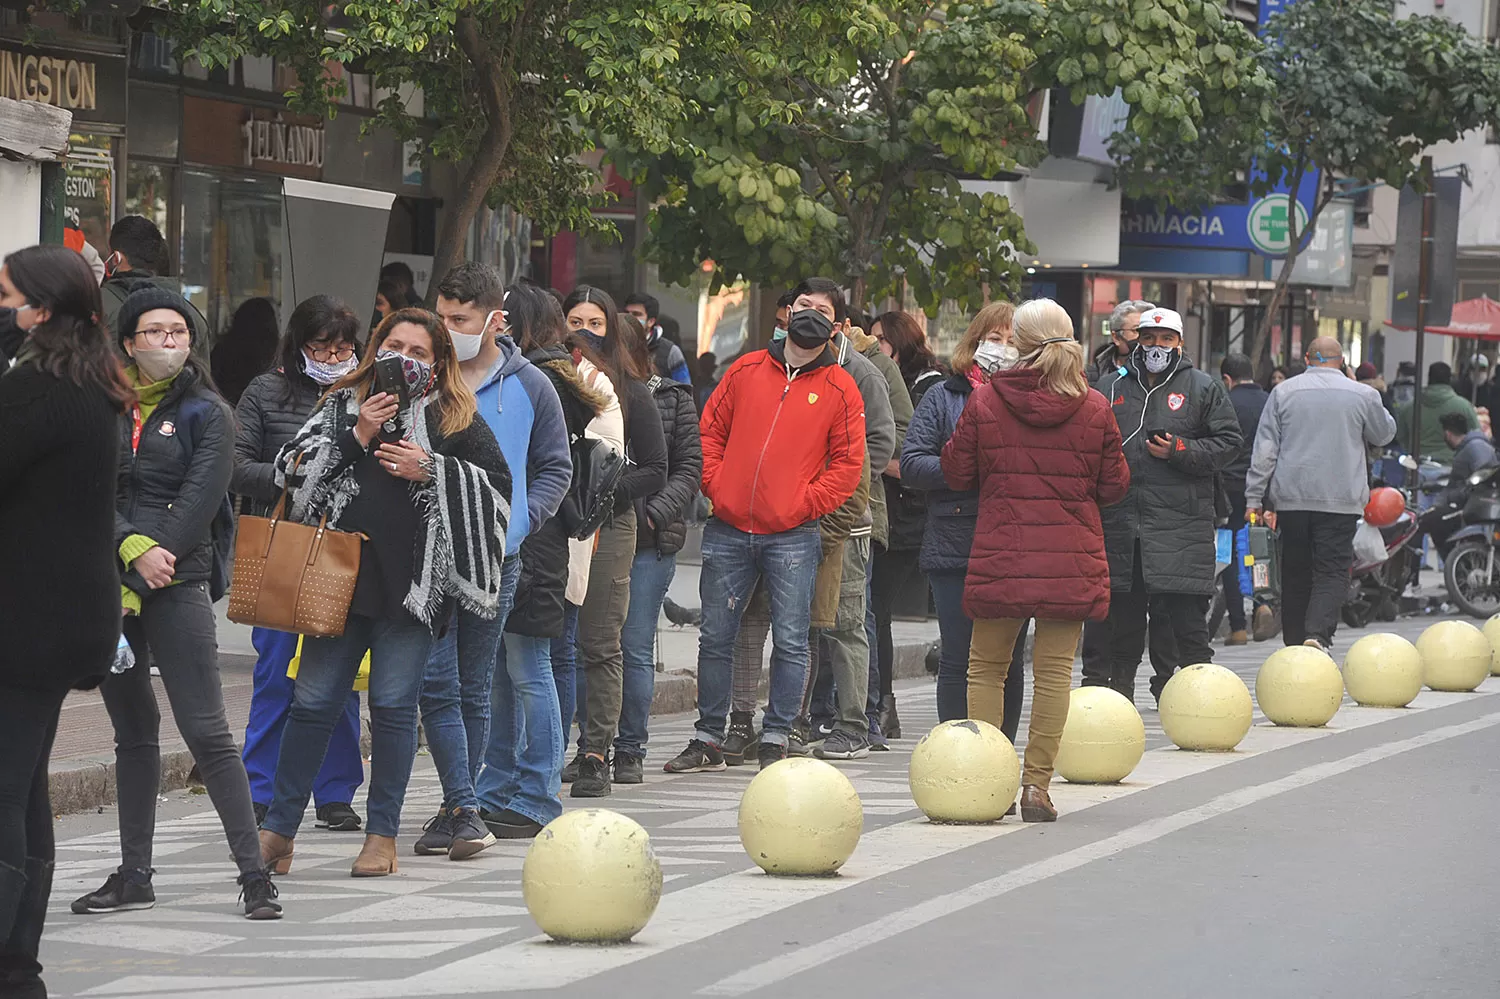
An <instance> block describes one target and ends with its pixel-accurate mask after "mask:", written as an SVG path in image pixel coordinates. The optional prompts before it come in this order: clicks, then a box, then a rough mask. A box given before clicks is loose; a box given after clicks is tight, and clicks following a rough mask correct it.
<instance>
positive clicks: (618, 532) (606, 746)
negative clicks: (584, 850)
mask: <svg viewBox="0 0 1500 999" xmlns="http://www.w3.org/2000/svg"><path fill="white" fill-rule="evenodd" d="M563 314H564V315H565V316H566V317H567V322H568V333H569V337H568V339H569V342H570V343H571V345H572V346H573V347H574V348H575V349H576V350H577V351H579V353H580V354H581V355H582V358H584V359H587V360H588V361H589V362H591V363H592V364H593V366H595V367H597V368H599V369H601V370H602V371H603V372H604V374H605V375H606V376H607V377H608V379H609V381H610V383H611V384H612V385H613V386H614V389H615V392H616V393H617V394H618V396H619V399H620V408H621V410H622V411H623V414H624V418H625V456H626V459H627V466H626V469H625V472H624V474H623V475H622V476H621V477H620V482H619V485H618V486H617V487H616V489H615V506H614V514H613V515H612V516H611V517H610V519H609V520H607V521H605V522H604V526H603V527H601V528H600V529H599V535H598V545H597V546H596V547H595V549H594V555H593V558H592V560H591V561H590V564H589V580H588V592H587V594H586V595H585V596H584V599H583V605H582V608H581V609H580V611H579V615H578V651H579V653H580V654H581V656H582V659H583V668H584V672H583V678H582V686H583V688H584V690H585V695H584V696H583V697H582V698H581V699H582V700H583V702H584V710H583V717H582V718H581V721H582V723H583V731H582V733H581V735H580V738H579V753H578V758H577V759H576V760H575V761H574V763H575V765H576V768H577V769H576V770H575V772H574V774H572V775H570V776H573V790H572V795H573V797H575V798H599V797H603V796H605V795H607V794H609V793H610V774H609V770H608V767H607V765H606V762H605V761H606V759H607V758H608V756H609V753H610V749H611V747H612V746H613V745H614V739H615V731H616V729H617V727H618V724H619V720H620V705H621V698H622V697H623V684H624V674H625V665H624V658H623V654H622V651H621V648H620V631H621V629H622V628H624V626H625V614H626V611H627V609H628V608H629V605H630V566H631V563H632V562H633V561H634V559H635V542H636V521H635V500H636V499H637V498H638V497H642V496H647V495H650V494H651V493H654V492H657V491H658V490H660V489H661V488H662V487H663V486H664V485H666V482H667V444H666V438H665V436H664V435H663V433H662V427H661V416H660V414H659V413H658V412H657V409H656V403H655V402H654V401H652V398H651V392H650V390H649V389H647V388H646V385H645V381H644V379H645V378H646V376H647V371H646V370H645V369H643V368H641V367H640V365H639V364H638V362H637V360H636V359H635V358H634V357H633V356H631V353H630V350H629V348H628V345H627V344H626V343H625V342H624V340H623V339H622V334H621V333H620V330H619V314H620V313H619V310H618V309H617V308H615V302H614V299H612V298H610V297H609V295H608V294H606V293H605V292H602V291H600V290H599V289H598V288H592V287H590V286H588V285H579V286H578V287H577V288H575V289H574V290H573V293H572V294H571V295H569V296H568V297H567V299H566V300H565V301H564V302H563ZM565 779H566V778H565Z"/></svg>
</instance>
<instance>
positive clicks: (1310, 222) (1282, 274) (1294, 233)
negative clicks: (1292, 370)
mask: <svg viewBox="0 0 1500 999" xmlns="http://www.w3.org/2000/svg"><path fill="white" fill-rule="evenodd" d="M1303 175H1304V173H1303V170H1302V167H1301V166H1300V165H1299V166H1298V168H1297V173H1296V174H1295V175H1294V177H1293V180H1294V183H1293V184H1292V195H1291V219H1290V226H1291V231H1290V233H1289V234H1288V235H1290V237H1291V244H1290V246H1289V247H1288V248H1287V254H1286V257H1284V258H1283V259H1282V261H1281V270H1280V271H1279V272H1277V274H1276V287H1275V288H1274V289H1272V291H1271V301H1270V302H1268V303H1267V304H1266V311H1265V314H1264V315H1262V316H1261V317H1260V324H1259V325H1258V326H1257V327H1256V328H1255V335H1254V336H1253V337H1252V338H1251V341H1250V351H1249V353H1250V363H1251V364H1254V365H1255V366H1256V374H1257V375H1264V374H1266V372H1263V371H1260V370H1259V368H1260V359H1261V356H1262V355H1263V354H1264V353H1265V350H1266V344H1267V342H1268V341H1269V340H1270V339H1271V327H1272V326H1274V325H1275V324H1276V314H1277V313H1278V312H1280V311H1281V303H1282V302H1284V301H1285V300H1286V290H1287V287H1288V286H1289V285H1290V284H1291V283H1292V272H1293V271H1295V270H1296V269H1297V258H1298V257H1300V256H1302V239H1303V237H1304V236H1306V235H1307V234H1308V233H1310V232H1312V231H1314V230H1315V229H1317V227H1318V217H1319V216H1321V215H1322V214H1323V209H1324V208H1326V207H1327V206H1328V202H1329V201H1331V200H1332V197H1331V193H1330V196H1329V197H1324V195H1323V192H1322V191H1321V190H1320V191H1317V192H1315V193H1314V195H1313V210H1312V212H1311V213H1310V214H1309V215H1308V217H1307V225H1306V227H1305V228H1303V229H1302V230H1301V231H1298V229H1297V207H1296V206H1297V191H1298V190H1299V189H1301V187H1302V177H1303ZM1325 182H1326V183H1327V184H1328V187H1329V190H1330V192H1331V191H1332V187H1333V182H1332V178H1331V177H1330V178H1325ZM1283 332H1284V334H1285V336H1286V337H1288V338H1290V337H1291V333H1292V331H1291V330H1290V329H1287V330H1285V331H1283ZM1288 345H1290V339H1288ZM1273 367H1274V365H1273Z"/></svg>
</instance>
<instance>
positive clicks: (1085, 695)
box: [1056, 687, 1146, 784]
mask: <svg viewBox="0 0 1500 999" xmlns="http://www.w3.org/2000/svg"><path fill="white" fill-rule="evenodd" d="M1145 751H1146V726H1145V724H1144V723H1143V722H1142V721H1141V714H1140V712H1139V711H1137V710H1136V709H1135V705H1134V704H1131V703H1130V701H1129V700H1128V699H1127V698H1126V697H1125V695H1124V694H1121V693H1120V692H1119V691H1117V690H1111V689H1110V688H1108V687H1078V688H1077V689H1075V690H1074V691H1073V692H1072V693H1071V694H1069V695H1068V723H1067V725H1065V726H1064V727H1063V734H1062V744H1061V745H1060V746H1059V747H1058V749H1057V764H1056V770H1057V775H1058V776H1059V777H1061V778H1063V779H1064V780H1067V781H1071V782H1072V783H1074V784H1114V783H1117V782H1119V781H1122V780H1124V779H1125V778H1126V777H1129V776H1130V772H1131V771H1132V770H1134V769H1135V766H1136V764H1137V763H1139V762H1141V754H1143V753H1144V752H1145Z"/></svg>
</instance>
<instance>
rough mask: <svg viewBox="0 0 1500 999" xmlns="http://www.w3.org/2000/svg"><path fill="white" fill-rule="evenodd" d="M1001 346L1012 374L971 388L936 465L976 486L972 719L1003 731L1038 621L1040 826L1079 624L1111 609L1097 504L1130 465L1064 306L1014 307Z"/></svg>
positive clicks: (1031, 805)
mask: <svg viewBox="0 0 1500 999" xmlns="http://www.w3.org/2000/svg"><path fill="white" fill-rule="evenodd" d="M1010 344H1011V346H1013V347H1014V349H1015V350H1016V351H1017V352H1018V353H1019V354H1020V364H1018V365H1014V366H1012V367H1010V368H1008V369H1004V370H1000V371H997V372H995V374H994V377H993V378H991V379H990V382H989V384H988V385H986V386H985V387H983V388H978V389H975V390H974V394H973V397H972V398H971V399H970V401H969V405H968V406H967V407H966V408H965V409H964V412H963V415H962V416H961V417H960V418H959V421H958V426H957V428H955V429H954V431H953V436H952V438H951V439H950V440H949V441H948V443H947V444H945V445H944V446H943V456H942V465H943V476H944V478H945V479H946V480H947V482H948V485H949V487H950V488H953V489H978V490H979V507H980V512H981V514H982V516H983V517H984V523H985V530H984V531H983V532H980V533H978V534H976V535H975V537H974V546H973V550H972V551H971V553H970V555H969V572H968V578H967V581H966V582H965V585H964V597H963V604H964V609H965V610H967V611H968V613H969V614H970V615H971V616H972V617H973V618H974V632H973V642H972V643H971V646H970V653H969V714H970V716H971V717H973V718H977V719H979V720H981V721H987V722H989V723H990V724H992V725H993V724H995V723H997V722H999V721H1000V719H1001V716H1002V715H1003V714H1004V709H1005V704H1004V700H1005V696H1006V695H1005V691H1004V687H1005V686H1006V681H1005V680H1003V679H1002V678H1003V677H1005V676H1006V675H1007V674H1008V673H1009V671H1010V663H1011V659H1012V651H1011V648H1012V645H1013V643H1014V641H1015V638H1016V636H1017V635H1018V634H1021V633H1023V632H1024V631H1025V629H1026V624H1027V621H1028V619H1031V618H1035V619H1036V647H1035V653H1034V655H1033V658H1032V677H1033V681H1032V682H1033V689H1032V698H1031V728H1030V731H1029V733H1028V734H1027V738H1026V766H1025V770H1024V772H1023V774H1022V777H1021V784H1022V788H1021V818H1022V820H1023V821H1026V822H1051V821H1053V820H1055V819H1056V818H1057V809H1055V808H1053V807H1052V801H1051V799H1050V798H1049V797H1048V794H1047V788H1048V785H1049V784H1050V782H1051V780H1052V765H1053V762H1054V761H1055V760H1056V758H1057V749H1058V745H1059V743H1060V742H1061V741H1062V733H1063V724H1064V723H1065V722H1066V721H1067V720H1068V689H1069V687H1071V686H1072V683H1073V656H1074V653H1075V652H1076V651H1077V649H1078V636H1079V635H1080V634H1081V633H1082V631H1083V622H1084V621H1085V620H1096V621H1097V620H1102V619H1103V617H1104V616H1105V614H1106V613H1107V612H1108V611H1109V560H1108V559H1107V558H1106V557H1105V554H1104V527H1103V525H1102V523H1101V519H1100V514H1099V508H1100V507H1101V506H1109V505H1110V504H1113V503H1118V502H1119V501H1120V500H1122V499H1124V498H1125V493H1126V490H1127V489H1128V488H1129V486H1130V469H1129V467H1128V466H1127V465H1126V464H1125V454H1124V452H1123V451H1121V450H1120V428H1119V426H1118V425H1117V424H1116V423H1115V418H1114V414H1113V413H1111V412H1110V405H1109V403H1108V402H1106V401H1105V399H1104V396H1102V395H1100V394H1099V393H1098V392H1095V391H1093V390H1092V389H1090V388H1089V383H1088V379H1087V377H1086V376H1085V375H1084V368H1083V365H1084V351H1083V345H1082V344H1080V343H1079V342H1078V341H1077V340H1075V339H1074V338H1073V321H1072V319H1070V318H1069V317H1068V313H1067V312H1066V311H1065V310H1064V309H1063V307H1062V306H1060V305H1058V304H1057V303H1056V302H1054V301H1052V300H1050V299H1045V298H1041V299H1036V300H1034V301H1030V302H1026V303H1025V304H1023V305H1022V306H1021V307H1020V308H1019V309H1017V310H1016V312H1015V330H1014V333H1013V334H1012V336H1011V341H1010ZM1137 349H1140V348H1137Z"/></svg>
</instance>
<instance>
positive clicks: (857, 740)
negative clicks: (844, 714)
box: [813, 729, 870, 760]
mask: <svg viewBox="0 0 1500 999" xmlns="http://www.w3.org/2000/svg"><path fill="white" fill-rule="evenodd" d="M813 755H814V756H816V757H817V758H818V759H820V760H857V759H859V758H860V757H862V756H869V755H870V740H869V739H866V738H865V737H864V735H862V734H861V735H850V734H849V733H848V732H845V731H844V730H843V729H837V730H835V731H834V733H833V734H832V735H830V736H829V737H828V738H826V739H824V740H823V744H822V745H821V746H819V747H818V748H817V749H814V750H813Z"/></svg>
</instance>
